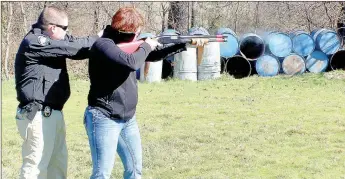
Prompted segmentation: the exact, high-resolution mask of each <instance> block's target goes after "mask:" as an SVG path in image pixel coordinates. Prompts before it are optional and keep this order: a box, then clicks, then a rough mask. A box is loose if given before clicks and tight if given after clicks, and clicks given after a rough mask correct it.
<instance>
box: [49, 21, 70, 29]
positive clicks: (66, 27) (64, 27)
mask: <svg viewBox="0 0 345 179" xmlns="http://www.w3.org/2000/svg"><path fill="white" fill-rule="evenodd" d="M49 24H50V25H55V26H56V27H60V28H61V29H62V30H64V31H66V30H67V29H68V26H67V25H66V26H64V25H59V24H53V23H49Z"/></svg>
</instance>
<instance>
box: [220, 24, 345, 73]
mask: <svg viewBox="0 0 345 179" xmlns="http://www.w3.org/2000/svg"><path fill="white" fill-rule="evenodd" d="M217 33H218V34H229V36H231V38H232V39H238V41H236V40H234V41H233V43H230V42H231V41H228V42H227V43H222V44H220V46H221V48H220V49H221V51H220V53H221V59H222V64H223V68H222V72H223V71H224V72H227V73H229V74H230V75H232V76H234V77H235V78H243V77H247V76H249V75H251V74H258V75H259V76H275V75H277V74H279V73H283V74H287V75H297V74H302V73H305V72H313V73H320V72H324V71H326V70H336V69H344V70H345V51H344V50H343V49H340V47H341V43H342V38H343V37H340V36H339V35H338V34H337V33H336V32H335V31H333V30H329V29H315V30H314V31H312V32H311V33H307V32H305V31H295V32H293V33H284V32H278V31H272V32H266V33H263V34H260V35H258V34H255V33H248V34H244V35H242V36H241V37H237V36H236V34H235V33H234V32H233V31H231V30H230V29H228V28H220V29H219V30H218V31H217ZM236 43H238V45H236Z"/></svg>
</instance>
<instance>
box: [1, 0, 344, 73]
mask: <svg viewBox="0 0 345 179" xmlns="http://www.w3.org/2000/svg"><path fill="white" fill-rule="evenodd" d="M48 5H55V6H58V7H60V8H63V9H65V10H66V11H67V13H68V16H69V29H70V30H69V31H70V33H71V34H73V35H75V36H85V35H92V34H96V33H97V32H99V31H100V30H101V29H103V28H104V26H105V25H107V24H109V23H110V22H111V18H112V16H113V15H114V13H115V12H116V11H117V9H118V8H120V7H124V6H134V7H136V8H138V9H139V10H140V12H141V13H142V14H143V15H144V18H145V21H146V28H145V29H144V31H145V32H150V33H154V34H159V33H161V32H162V31H164V30H165V29H167V28H170V29H176V30H177V31H179V32H180V33H182V34H186V33H187V32H188V29H190V28H191V27H204V28H206V29H207V30H208V31H209V33H210V34H215V32H216V31H217V29H218V28H221V27H228V28H230V29H232V30H233V31H234V32H235V33H236V34H237V35H238V36H241V35H242V34H245V33H249V32H252V33H257V32H268V31H283V32H288V33H289V32H293V31H296V30H304V31H307V32H311V31H312V30H314V29H317V28H329V29H333V30H337V29H338V28H339V27H341V26H343V25H344V22H345V2H284V1H282V2H204V1H200V2H197V1H193V2H186V1H182V2H181V1H179V2H174V1H170V2H100V1H98V2H63V1H59V2H44V1H43V2H1V10H2V11H1V32H2V33H1V35H2V37H1V39H2V41H1V43H2V46H1V48H2V49H1V50H2V53H1V59H2V60H1V62H2V63H1V67H2V68H1V69H2V71H1V74H2V76H1V78H2V79H9V78H12V77H13V75H14V59H15V55H16V52H17V50H18V47H19V44H20V42H21V40H22V38H23V37H24V35H25V34H26V33H27V32H28V31H29V30H30V28H31V25H32V24H33V23H35V22H36V20H37V18H38V15H39V13H40V12H41V11H42V9H43V8H44V7H45V6H48ZM87 63H88V61H87V60H83V61H72V60H69V61H68V70H69V73H70V74H72V75H73V76H75V77H78V78H85V77H87Z"/></svg>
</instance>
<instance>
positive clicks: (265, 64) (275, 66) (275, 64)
mask: <svg viewBox="0 0 345 179" xmlns="http://www.w3.org/2000/svg"><path fill="white" fill-rule="evenodd" d="M255 69H256V72H257V73H258V75H259V76H275V75H277V74H278V73H279V69H280V63H279V60H278V59H277V58H276V57H274V56H272V55H263V56H261V57H259V58H258V59H257V60H256V63H255Z"/></svg>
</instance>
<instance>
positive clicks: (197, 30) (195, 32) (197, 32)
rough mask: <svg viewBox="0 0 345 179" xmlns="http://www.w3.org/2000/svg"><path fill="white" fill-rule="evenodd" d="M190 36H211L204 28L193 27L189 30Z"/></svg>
mask: <svg viewBox="0 0 345 179" xmlns="http://www.w3.org/2000/svg"><path fill="white" fill-rule="evenodd" d="M188 35H210V33H209V32H208V31H207V30H206V29H205V28H203V27H192V28H190V29H189V30H188Z"/></svg>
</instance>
